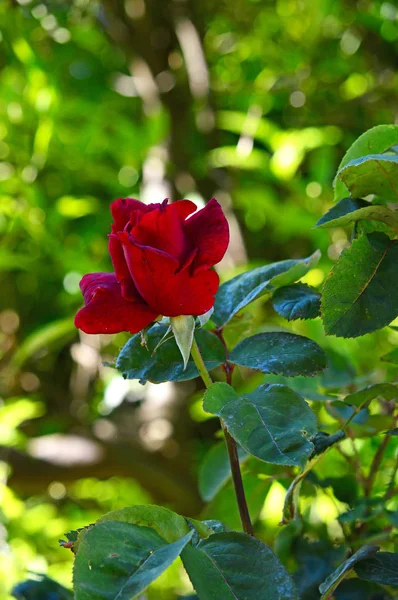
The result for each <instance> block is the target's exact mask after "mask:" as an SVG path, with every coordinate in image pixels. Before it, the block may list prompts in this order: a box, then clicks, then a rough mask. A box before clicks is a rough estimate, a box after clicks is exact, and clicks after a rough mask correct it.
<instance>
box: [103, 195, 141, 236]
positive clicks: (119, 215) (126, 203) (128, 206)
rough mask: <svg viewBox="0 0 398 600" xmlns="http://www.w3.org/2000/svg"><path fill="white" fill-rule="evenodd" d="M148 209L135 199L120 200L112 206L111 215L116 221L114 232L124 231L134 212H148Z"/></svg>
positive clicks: (113, 227)
mask: <svg viewBox="0 0 398 600" xmlns="http://www.w3.org/2000/svg"><path fill="white" fill-rule="evenodd" d="M147 208H148V207H147V205H146V204H144V203H143V202H140V201H139V200H136V199H135V198H118V199H117V200H115V201H114V202H112V204H111V215H112V217H113V221H114V224H113V226H112V230H113V231H114V232H117V231H123V229H124V228H125V227H126V225H127V223H128V222H129V221H130V215H131V213H132V212H133V211H136V210H138V211H139V212H146V211H147Z"/></svg>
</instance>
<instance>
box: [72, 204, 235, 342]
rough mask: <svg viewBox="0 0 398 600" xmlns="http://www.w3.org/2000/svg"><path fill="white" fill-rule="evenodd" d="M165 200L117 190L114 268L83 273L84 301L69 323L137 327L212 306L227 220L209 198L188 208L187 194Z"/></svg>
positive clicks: (112, 329) (104, 329)
mask: <svg viewBox="0 0 398 600" xmlns="http://www.w3.org/2000/svg"><path fill="white" fill-rule="evenodd" d="M167 202H168V201H167V199H166V200H165V201H164V202H162V203H161V204H149V205H147V204H144V203H142V202H140V201H139V200H134V199H132V198H125V199H122V198H119V199H118V200H116V201H115V202H113V203H112V204H111V213H112V217H113V223H112V233H111V234H110V236H109V253H110V255H111V259H112V263H113V268H114V271H115V272H114V273H90V274H88V275H85V276H84V277H83V279H82V280H81V282H80V288H81V290H82V292H83V296H84V303H85V306H84V307H83V308H82V309H81V310H79V312H78V313H77V315H76V318H75V325H76V327H78V328H79V329H81V330H82V331H84V332H86V333H118V332H120V331H129V332H130V333H137V332H138V331H141V329H143V328H144V327H146V326H147V325H149V324H150V323H151V322H152V321H154V320H155V319H157V318H158V317H159V316H166V317H177V316H179V315H202V314H203V313H205V312H207V311H208V310H210V309H211V308H212V306H213V304H214V296H215V294H216V292H217V289H218V284H219V278H218V275H217V273H216V272H215V271H214V270H212V267H213V266H214V265H215V264H217V263H218V262H219V261H220V260H221V259H222V257H223V256H224V254H225V251H226V249H227V247H228V242H229V230H228V223H227V220H226V218H225V216H224V214H223V212H222V209H221V206H220V205H219V204H218V202H217V200H216V199H215V198H212V200H210V202H208V204H207V205H206V206H205V207H204V208H203V209H202V210H199V211H198V212H196V213H195V214H192V213H194V212H195V211H196V210H197V207H196V205H195V204H194V203H193V202H191V201H190V200H178V201H177V202H174V203H172V204H168V203H167ZM190 215H191V216H190Z"/></svg>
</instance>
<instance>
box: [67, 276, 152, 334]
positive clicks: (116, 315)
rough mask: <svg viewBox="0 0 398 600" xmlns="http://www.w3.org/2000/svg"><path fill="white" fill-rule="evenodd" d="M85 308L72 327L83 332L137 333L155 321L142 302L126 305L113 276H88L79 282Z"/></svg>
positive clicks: (79, 313)
mask: <svg viewBox="0 0 398 600" xmlns="http://www.w3.org/2000/svg"><path fill="white" fill-rule="evenodd" d="M80 288H81V290H82V292H83V296H84V303H85V304H86V306H85V307H84V308H82V309H80V310H79V312H78V313H77V315H76V317H75V326H76V327H77V328H78V329H81V330H82V331H84V332H85V333H94V334H95V333H119V332H120V331H129V332H130V333H137V332H138V331H141V329H143V328H144V327H146V326H147V325H149V324H150V323H151V322H152V321H154V320H155V319H156V317H157V316H158V314H159V313H155V312H154V311H153V310H151V309H150V308H149V306H148V305H147V304H146V303H145V302H144V301H143V300H142V299H140V300H136V301H134V302H127V301H126V300H124V298H122V295H121V290H120V284H119V283H118V282H117V281H116V276H115V275H114V273H90V274H88V275H85V276H84V277H83V279H82V280H81V282H80Z"/></svg>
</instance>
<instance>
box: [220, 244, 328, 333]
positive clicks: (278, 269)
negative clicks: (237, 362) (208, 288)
mask: <svg viewBox="0 0 398 600" xmlns="http://www.w3.org/2000/svg"><path fill="white" fill-rule="evenodd" d="M319 258H320V252H319V250H317V251H316V252H314V254H312V255H311V256H309V257H308V258H303V259H300V260H283V261H281V262H277V263H272V264H270V265H266V266H265V267H259V268H258V269H252V270H251V271H247V272H246V273H242V274H241V275H237V276H236V277H234V278H233V279H230V280H229V281H227V282H226V283H223V285H221V286H220V288H219V290H218V292H217V295H216V301H215V304H214V313H213V316H212V320H213V321H214V322H215V323H217V325H219V326H223V325H225V323H227V322H228V321H230V319H232V317H233V316H234V315H236V313H238V312H239V311H240V310H242V308H244V307H245V306H247V305H248V304H250V302H253V300H256V299H257V298H260V297H261V296H267V295H268V296H270V295H271V294H272V292H273V291H275V290H276V289H277V288H278V287H282V286H284V285H289V284H291V283H294V282H295V281H297V280H298V279H300V278H301V277H303V276H304V275H305V274H306V273H308V271H309V270H310V269H312V268H313V267H314V266H315V265H316V263H317V262H318V260H319Z"/></svg>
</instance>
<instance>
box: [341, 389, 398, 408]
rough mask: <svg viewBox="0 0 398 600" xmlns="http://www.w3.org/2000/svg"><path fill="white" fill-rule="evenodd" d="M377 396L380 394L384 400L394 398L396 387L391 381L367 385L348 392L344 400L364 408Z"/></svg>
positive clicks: (397, 391)
mask: <svg viewBox="0 0 398 600" xmlns="http://www.w3.org/2000/svg"><path fill="white" fill-rule="evenodd" d="M378 396H382V397H383V398H384V400H395V399H396V398H398V388H397V387H396V386H395V385H392V384H391V383H376V384H374V385H369V386H368V387H366V388H364V389H363V390H359V391H358V392H354V393H353V394H349V395H348V396H346V397H345V398H344V402H346V403H347V404H352V405H354V406H361V407H362V408H366V407H367V406H369V404H370V403H371V401H372V400H373V399H374V398H377V397H378Z"/></svg>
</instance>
